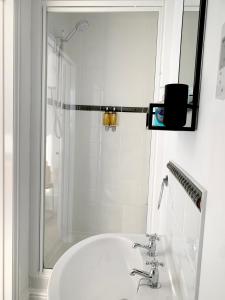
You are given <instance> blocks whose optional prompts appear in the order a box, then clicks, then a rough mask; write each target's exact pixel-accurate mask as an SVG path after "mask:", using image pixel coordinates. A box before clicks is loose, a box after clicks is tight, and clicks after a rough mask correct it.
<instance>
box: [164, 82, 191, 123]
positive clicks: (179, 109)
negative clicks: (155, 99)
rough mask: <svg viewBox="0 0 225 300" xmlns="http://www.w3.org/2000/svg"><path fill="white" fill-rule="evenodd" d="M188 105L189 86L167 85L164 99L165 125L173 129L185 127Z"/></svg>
mask: <svg viewBox="0 0 225 300" xmlns="http://www.w3.org/2000/svg"><path fill="white" fill-rule="evenodd" d="M187 103H188V85H186V84H178V83H176V84H167V85H166V86H165V98H164V104H165V109H164V119H163V123H164V125H165V126H167V127H173V128H179V127H183V126H184V125H185V124H186V119H187Z"/></svg>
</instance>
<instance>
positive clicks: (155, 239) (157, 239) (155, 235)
mask: <svg viewBox="0 0 225 300" xmlns="http://www.w3.org/2000/svg"><path fill="white" fill-rule="evenodd" d="M146 237H148V238H149V241H160V237H159V236H158V235H157V234H156V233H155V234H148V233H146Z"/></svg>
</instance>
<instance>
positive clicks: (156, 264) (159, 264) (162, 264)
mask: <svg viewBox="0 0 225 300" xmlns="http://www.w3.org/2000/svg"><path fill="white" fill-rule="evenodd" d="M146 265H148V266H149V265H150V266H152V268H155V269H156V268H158V267H164V263H162V262H159V261H158V260H156V259H153V260H152V261H146Z"/></svg>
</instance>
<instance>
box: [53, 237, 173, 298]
mask: <svg viewBox="0 0 225 300" xmlns="http://www.w3.org/2000/svg"><path fill="white" fill-rule="evenodd" d="M132 244H133V241H132V240H131V239H128V238H125V237H122V236H119V235H113V234H103V235H98V236H94V237H91V238H88V239H85V240H83V241H82V242H80V243H78V244H76V245H75V246H73V247H72V248H70V249H69V250H68V251H67V252H66V253H65V254H64V255H63V256H62V257H61V258H60V259H59V261H58V262H57V264H56V265H55V267H54V269H53V272H52V276H51V279H50V282H49V287H48V300H136V299H140V300H147V299H148V300H151V299H154V300H156V299H160V300H163V299H174V298H173V297H171V293H170V292H169V293H168V286H169V282H167V283H166V284H165V286H167V291H166V292H165V289H164V291H163V289H160V290H152V289H151V288H150V287H141V288H140V290H139V292H138V293H137V285H138V281H139V279H140V277H136V276H135V277H133V276H130V275H129V273H130V271H131V270H132V268H138V269H145V266H144V265H145V262H144V259H143V255H142V254H141V251H140V250H139V249H133V248H132ZM167 281H168V279H167ZM169 290H170V289H169ZM162 292H163V294H162Z"/></svg>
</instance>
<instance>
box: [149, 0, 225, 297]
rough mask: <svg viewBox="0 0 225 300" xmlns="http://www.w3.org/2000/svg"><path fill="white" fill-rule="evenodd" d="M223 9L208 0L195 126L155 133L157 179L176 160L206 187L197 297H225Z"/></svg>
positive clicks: (218, 0)
mask: <svg viewBox="0 0 225 300" xmlns="http://www.w3.org/2000/svg"><path fill="white" fill-rule="evenodd" d="M224 11H225V2H224V1H222V0H214V1H213V0H209V7H208V19H207V28H206V41H205V53H204V64H203V73H202V74H203V76H202V88H201V100H200V113H199V125H198V130H197V131H196V132H193V133H184V132H179V133H176V132H173V133H169V132H166V133H158V138H159V147H158V149H157V152H158V161H159V166H158V180H161V179H162V177H163V175H164V174H165V173H166V168H165V165H166V163H167V162H168V161H169V160H174V161H175V162H177V163H178V164H179V165H180V166H181V167H182V168H184V169H185V170H186V171H187V172H188V173H190V174H191V175H192V176H193V177H194V178H195V179H196V180H197V181H198V182H199V183H200V184H201V185H202V186H204V187H205V188H206V189H207V191H208V197H207V208H206V220H205V235H204V246H203V257H202V273H201V281H200V296H199V300H210V299H217V300H223V299H225V288H224V278H225V239H224V234H223V233H224V231H225V222H224V215H225V203H224V196H223V194H224V167H225V156H224V153H225V135H224V132H225V102H223V101H219V100H216V99H215V94H216V80H217V69H218V64H219V52H220V38H221V27H222V25H223V23H224V22H225V14H224ZM155 201H157V199H155ZM155 224H157V222H155ZM154 229H156V230H157V226H156V227H155V228H154V223H153V230H154Z"/></svg>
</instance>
